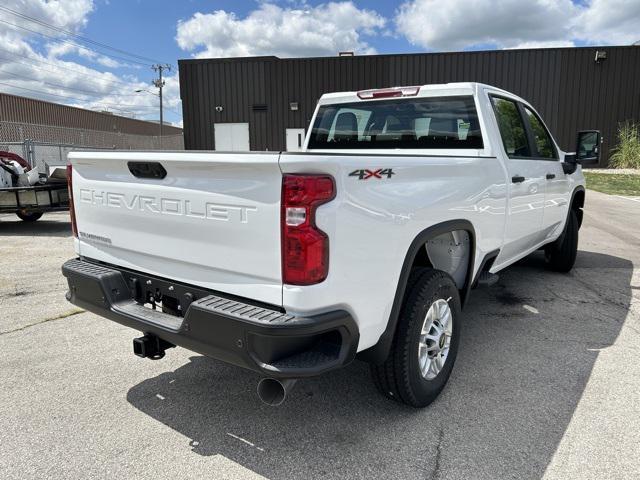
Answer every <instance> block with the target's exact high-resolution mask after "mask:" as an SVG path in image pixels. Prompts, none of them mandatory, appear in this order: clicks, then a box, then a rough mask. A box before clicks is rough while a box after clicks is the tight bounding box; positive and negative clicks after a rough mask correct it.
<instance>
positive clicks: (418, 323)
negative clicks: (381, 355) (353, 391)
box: [371, 268, 460, 407]
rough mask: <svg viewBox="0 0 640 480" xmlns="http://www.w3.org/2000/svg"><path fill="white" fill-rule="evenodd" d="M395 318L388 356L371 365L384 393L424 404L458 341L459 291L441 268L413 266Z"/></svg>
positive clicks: (438, 387)
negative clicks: (416, 267) (395, 324)
mask: <svg viewBox="0 0 640 480" xmlns="http://www.w3.org/2000/svg"><path fill="white" fill-rule="evenodd" d="M407 288H408V291H407V295H406V296H405V301H404V305H403V307H402V311H401V313H400V318H399V319H398V329H397V331H396V334H395V337H394V339H393V343H392V346H391V351H390V352H389V356H388V357H387V359H386V360H385V362H384V363H383V364H382V365H372V366H371V373H372V375H373V379H374V383H375V385H376V387H377V388H378V390H380V392H381V393H382V394H383V395H386V396H387V397H390V398H393V399H394V400H396V401H399V402H402V403H405V404H407V405H411V406H413V407H426V406H427V405H429V404H430V403H431V402H433V400H435V398H436V397H437V396H438V394H439V393H440V392H441V391H442V389H443V388H444V386H445V384H446V383H447V380H448V379H449V375H450V374H451V370H452V368H453V364H454V362H455V359H456V355H457V353H458V344H459V341H460V295H459V293H458V289H457V287H456V285H455V283H454V281H453V279H452V278H451V277H450V276H449V275H448V274H447V273H445V272H442V271H439V270H433V269H430V268H420V269H416V270H415V271H414V272H413V273H412V275H411V277H410V280H409V283H408V285H407Z"/></svg>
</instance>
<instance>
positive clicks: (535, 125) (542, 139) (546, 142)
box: [524, 107, 557, 158]
mask: <svg viewBox="0 0 640 480" xmlns="http://www.w3.org/2000/svg"><path fill="white" fill-rule="evenodd" d="M524 111H525V113H526V114H527V120H528V121H529V125H530V126H531V133H532V135H533V141H534V142H535V145H534V148H535V150H536V151H535V152H534V156H535V157H536V158H557V157H556V152H555V148H554V147H553V141H552V140H551V135H549V132H547V129H546V128H544V125H543V124H542V121H541V120H540V118H538V116H537V115H536V114H535V113H534V112H532V111H531V110H529V109H528V108H527V107H524Z"/></svg>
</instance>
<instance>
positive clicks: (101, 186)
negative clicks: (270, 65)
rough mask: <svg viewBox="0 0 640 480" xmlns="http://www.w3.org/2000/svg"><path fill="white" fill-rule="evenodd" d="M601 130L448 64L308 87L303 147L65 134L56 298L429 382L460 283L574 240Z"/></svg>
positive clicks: (274, 393) (309, 359) (252, 363)
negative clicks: (441, 77) (132, 141)
mask: <svg viewBox="0 0 640 480" xmlns="http://www.w3.org/2000/svg"><path fill="white" fill-rule="evenodd" d="M599 145H600V134H599V133H598V132H596V131H583V132H580V133H579V134H578V144H577V150H576V153H575V154H567V153H565V152H563V151H561V150H560V148H559V147H558V145H557V144H556V142H555V141H554V140H553V137H552V136H551V135H550V133H549V131H548V129H547V128H546V127H545V125H544V123H543V121H542V119H541V117H540V116H539V115H538V114H537V113H536V111H535V109H534V108H533V107H532V106H531V105H530V104H529V103H527V102H526V101H525V100H523V99H521V98H519V97H517V96H515V95H513V94H511V93H508V92H505V91H503V90H500V89H498V88H494V87H491V86H488V85H482V84H477V83H451V84H444V85H425V86H415V87H395V88H387V89H380V90H366V91H359V92H342V93H331V94H327V95H323V96H322V98H321V99H320V101H319V103H318V106H317V108H316V111H315V114H314V117H313V120H312V123H311V128H310V131H309V133H308V135H307V138H306V140H305V145H304V151H303V152H298V153H286V152H282V153H275V152H251V153H248V152H247V153H236V152H233V153H231V152H229V153H225V152H202V151H201V152H195V151H194V152H132V151H121V152H112V151H111V152H74V153H71V154H70V155H69V162H70V165H69V167H68V172H69V185H70V192H71V196H72V209H71V219H72V226H73V231H74V235H75V240H74V243H75V250H76V253H77V255H78V258H75V259H73V260H70V261H68V262H66V263H65V264H64V266H63V273H64V275H65V276H66V277H67V279H68V283H69V292H68V293H67V298H68V300H69V301H71V302H72V303H74V304H76V305H78V306H80V307H82V308H85V309H87V310H90V311H92V312H95V313H97V314H98V315H102V316H104V317H107V318H109V319H111V320H114V321H116V322H119V323H121V324H124V325H127V326H129V327H132V328H134V329H137V330H139V331H141V332H143V333H144V336H142V337H140V338H136V339H134V352H135V353H136V354H137V355H139V356H142V357H148V358H153V359H158V358H162V357H163V356H164V354H165V350H166V349H167V348H170V347H173V346H176V345H178V346H182V347H185V348H187V349H190V350H194V351H196V352H199V353H202V354H204V355H207V356H210V357H213V358H217V359H220V360H223V361H225V362H229V363H232V364H235V365H237V366H240V367H245V368H248V369H251V370H254V371H257V372H259V373H261V374H262V376H263V377H264V378H263V380H262V381H261V382H260V383H259V385H258V392H259V395H260V397H261V398H262V399H263V400H264V401H265V402H267V403H270V404H279V403H281V402H282V400H283V399H284V397H285V395H286V392H287V390H288V389H289V388H290V387H291V385H292V384H293V382H294V381H295V380H296V379H300V378H303V377H309V376H313V375H318V374H321V373H323V372H327V371H329V370H332V369H336V368H340V367H342V366H344V365H346V364H348V363H349V362H351V361H352V360H354V359H355V358H359V359H361V360H365V361H367V362H370V363H371V371H372V375H373V379H374V383H375V384H376V386H377V387H378V389H379V390H380V391H381V392H382V393H383V394H384V395H387V396H389V397H391V398H393V399H395V400H397V401H400V402H404V403H406V404H409V405H413V406H416V407H423V406H426V405H428V404H429V403H430V402H432V401H433V400H434V399H435V398H436V396H437V395H438V393H439V392H440V391H441V390H442V388H443V387H444V385H445V383H446V381H447V379H448V377H449V375H450V373H451V369H452V367H453V364H454V361H455V358H456V354H457V350H458V345H459V343H460V335H461V332H462V323H463V321H462V317H461V309H462V307H463V306H464V304H465V301H466V299H467V297H468V295H469V291H470V290H471V289H472V288H473V287H475V286H476V285H477V284H478V283H483V282H486V283H489V282H490V281H491V280H492V279H495V278H496V276H495V273H496V272H498V271H500V270H502V269H504V268H505V267H507V266H509V265H511V264H513V263H514V262H516V261H517V260H519V259H521V258H522V257H524V256H526V255H528V254H530V253H531V252H533V251H535V250H538V249H544V251H545V254H546V259H547V262H548V265H549V267H550V268H551V269H552V270H556V271H560V272H567V271H569V270H570V269H571V268H572V266H573V264H574V261H575V258H576V250H577V244H578V229H579V228H580V224H581V221H582V207H583V205H584V198H585V190H584V177H583V175H582V172H581V168H580V164H581V163H591V162H597V161H598V156H599Z"/></svg>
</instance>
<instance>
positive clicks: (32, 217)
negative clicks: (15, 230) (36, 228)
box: [16, 211, 42, 222]
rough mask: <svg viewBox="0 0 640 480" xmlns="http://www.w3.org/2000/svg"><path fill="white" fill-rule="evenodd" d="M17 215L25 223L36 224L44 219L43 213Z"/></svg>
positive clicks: (22, 212)
mask: <svg viewBox="0 0 640 480" xmlns="http://www.w3.org/2000/svg"><path fill="white" fill-rule="evenodd" d="M16 215H17V216H18V217H19V218H20V220H22V221H25V222H35V221H37V220H40V217H42V212H24V211H21V212H16Z"/></svg>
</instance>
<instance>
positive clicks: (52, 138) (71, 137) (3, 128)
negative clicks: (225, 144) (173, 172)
mask: <svg viewBox="0 0 640 480" xmlns="http://www.w3.org/2000/svg"><path fill="white" fill-rule="evenodd" d="M25 140H33V141H34V142H39V143H47V144H60V145H75V146H78V147H93V148H98V149H106V148H109V149H124V150H160V149H162V150H184V140H183V136H182V135H168V136H163V137H160V136H151V135H134V134H130V133H119V132H106V131H102V130H88V129H81V128H66V127H54V126H50V125H35V124H30V123H16V122H3V121H0V144H2V143H7V142H23V141H25Z"/></svg>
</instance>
